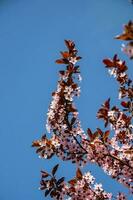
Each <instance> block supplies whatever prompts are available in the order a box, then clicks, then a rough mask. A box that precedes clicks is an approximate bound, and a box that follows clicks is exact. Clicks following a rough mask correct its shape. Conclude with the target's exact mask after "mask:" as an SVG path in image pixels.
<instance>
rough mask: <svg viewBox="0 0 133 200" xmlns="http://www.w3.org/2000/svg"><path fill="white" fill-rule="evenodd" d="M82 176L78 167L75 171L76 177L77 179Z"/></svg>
mask: <svg viewBox="0 0 133 200" xmlns="http://www.w3.org/2000/svg"><path fill="white" fill-rule="evenodd" d="M82 176H83V175H82V172H81V170H80V169H79V168H78V169H77V171H76V178H77V179H82Z"/></svg>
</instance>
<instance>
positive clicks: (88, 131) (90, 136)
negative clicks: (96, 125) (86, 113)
mask: <svg viewBox="0 0 133 200" xmlns="http://www.w3.org/2000/svg"><path fill="white" fill-rule="evenodd" d="M87 134H88V136H89V138H90V140H92V139H93V134H92V132H91V129H89V128H88V129H87Z"/></svg>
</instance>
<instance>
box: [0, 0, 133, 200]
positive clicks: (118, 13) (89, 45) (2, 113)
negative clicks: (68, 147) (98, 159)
mask: <svg viewBox="0 0 133 200" xmlns="http://www.w3.org/2000/svg"><path fill="white" fill-rule="evenodd" d="M130 19H133V5H131V4H130V3H129V2H128V0H108V1H107V0H67V1H65V0H1V1H0V94H1V97H0V138H1V144H0V200H9V199H11V200H43V199H45V198H44V196H43V193H42V192H40V191H38V187H39V181H40V170H41V169H47V170H50V168H52V166H53V165H54V164H56V163H57V162H58V160H56V159H53V160H52V161H51V162H47V161H44V160H40V159H39V158H38V156H37V155H36V154H35V151H34V149H33V148H31V143H32V141H33V140H34V139H38V138H40V137H41V135H42V133H43V132H45V121H46V113H47V109H48V105H49V103H50V100H51V92H52V91H54V89H55V88H56V82H57V79H58V73H57V72H58V70H59V69H61V68H63V67H64V66H59V65H56V64H55V63H54V61H55V59H57V58H58V57H59V51H60V50H63V49H64V42H63V40H64V39H72V40H74V41H75V43H76V44H77V48H78V49H79V53H80V55H81V56H82V57H83V60H81V61H80V65H81V72H82V76H83V81H82V83H81V88H82V93H81V97H80V99H79V100H78V101H77V107H78V109H79V112H80V119H81V122H82V127H83V129H84V130H86V129H87V128H88V127H90V128H91V129H92V130H95V128H96V127H98V126H100V127H102V123H101V122H99V121H98V120H97V119H96V112H97V110H98V108H99V107H100V105H101V104H102V103H103V102H104V100H106V99H107V98H108V97H109V96H111V98H112V103H116V102H117V96H118V94H117V84H116V83H115V82H114V80H113V78H110V77H109V75H108V73H107V71H106V70H105V68H104V66H103V64H102V59H103V58H104V57H108V56H110V57H112V56H113V55H114V54H115V53H118V55H119V56H120V57H121V58H123V59H125V60H127V62H128V64H129V67H130V69H129V73H130V75H131V76H132V75H133V71H132V69H131V66H132V64H133V63H132V62H133V61H129V60H128V59H127V57H126V55H124V54H123V53H122V52H121V50H120V46H121V42H120V41H117V40H114V39H113V37H114V36H115V35H117V34H118V33H120V32H121V31H122V25H123V24H124V23H127V22H128V20H130ZM87 169H89V170H91V171H92V172H93V175H95V176H96V177H97V180H98V182H102V183H103V186H104V188H105V189H106V190H107V191H109V192H111V191H113V192H117V191H118V190H123V191H127V190H124V188H123V187H121V186H120V185H119V184H118V183H116V182H115V181H114V180H111V179H110V178H108V177H107V176H106V175H105V174H104V173H103V172H102V170H100V169H99V168H97V167H94V166H93V167H92V166H86V168H85V169H84V171H87ZM62 173H65V174H67V178H71V177H72V176H74V169H72V167H71V165H70V163H68V162H65V163H63V165H62V167H60V169H59V176H60V175H61V174H62ZM129 199H131V197H130V198H129Z"/></svg>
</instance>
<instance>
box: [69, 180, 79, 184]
mask: <svg viewBox="0 0 133 200" xmlns="http://www.w3.org/2000/svg"><path fill="white" fill-rule="evenodd" d="M76 182H77V181H76V180H75V179H72V180H70V181H68V183H69V184H70V185H75V184H76Z"/></svg>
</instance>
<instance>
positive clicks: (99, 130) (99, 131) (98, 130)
mask: <svg viewBox="0 0 133 200" xmlns="http://www.w3.org/2000/svg"><path fill="white" fill-rule="evenodd" d="M97 132H98V133H99V135H101V136H102V135H103V132H102V130H101V129H100V128H97Z"/></svg>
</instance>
